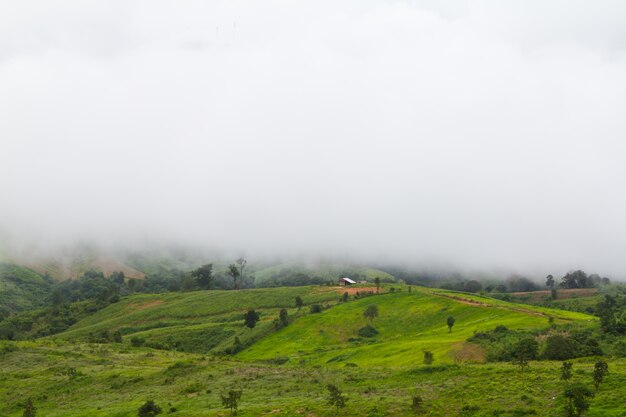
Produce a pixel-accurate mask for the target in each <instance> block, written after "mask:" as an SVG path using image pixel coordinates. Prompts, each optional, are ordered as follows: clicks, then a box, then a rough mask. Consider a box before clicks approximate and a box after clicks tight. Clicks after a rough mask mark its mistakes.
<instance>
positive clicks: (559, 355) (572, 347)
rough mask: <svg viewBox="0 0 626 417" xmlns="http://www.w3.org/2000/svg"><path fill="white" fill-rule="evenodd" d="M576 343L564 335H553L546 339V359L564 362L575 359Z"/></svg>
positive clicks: (544, 355)
mask: <svg viewBox="0 0 626 417" xmlns="http://www.w3.org/2000/svg"><path fill="white" fill-rule="evenodd" d="M576 353H577V349H576V341H575V340H574V339H572V338H570V337H566V336H563V335H562V334H553V335H552V336H548V338H547V339H546V347H545V349H544V351H543V357H544V358H545V359H550V360H557V361H564V360H566V359H572V358H575V357H576V356H577V355H576Z"/></svg>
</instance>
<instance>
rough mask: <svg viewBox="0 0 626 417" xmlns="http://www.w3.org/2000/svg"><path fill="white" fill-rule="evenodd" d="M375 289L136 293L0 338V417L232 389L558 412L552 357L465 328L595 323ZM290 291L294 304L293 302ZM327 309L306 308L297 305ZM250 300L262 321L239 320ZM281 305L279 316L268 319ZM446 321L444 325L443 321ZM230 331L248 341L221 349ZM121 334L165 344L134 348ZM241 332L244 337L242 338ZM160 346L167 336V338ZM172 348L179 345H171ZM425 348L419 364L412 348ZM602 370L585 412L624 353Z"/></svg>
mask: <svg viewBox="0 0 626 417" xmlns="http://www.w3.org/2000/svg"><path fill="white" fill-rule="evenodd" d="M391 287H392V286H391V285H388V286H383V288H382V289H381V291H382V292H383V294H381V295H372V296H368V297H365V298H359V299H353V298H352V297H351V298H350V301H348V302H345V303H344V302H340V301H339V297H340V295H341V293H342V292H343V291H344V289H342V288H337V287H326V286H321V287H314V286H310V287H289V288H271V289H256V290H243V291H197V292H190V293H168V294H159V295H145V294H144V295H135V296H130V297H126V298H124V299H122V300H121V301H119V302H118V303H115V304H113V305H110V306H109V307H107V308H105V309H103V310H100V311H98V312H97V313H95V314H93V315H92V316H90V317H88V318H86V319H84V320H82V321H80V322H78V323H77V324H75V325H74V326H73V327H72V328H71V329H70V330H69V331H67V332H64V333H61V334H59V335H56V336H53V337H51V338H47V339H39V340H37V341H34V342H2V344H0V369H1V372H2V374H1V376H2V378H0V417H18V416H21V415H22V412H23V406H24V403H25V401H26V399H28V398H32V399H33V401H34V403H35V405H36V406H37V407H38V409H39V414H38V416H46V417H60V416H67V417H78V416H87V415H88V416H96V417H97V416H115V417H130V416H136V415H137V409H138V408H139V406H140V405H141V404H143V403H144V402H145V401H146V400H148V399H154V400H156V402H157V403H158V405H159V406H161V407H162V408H163V410H164V413H163V415H170V414H171V415H174V416H175V415H179V416H189V417H194V416H226V415H229V413H228V411H227V410H225V409H224V408H223V407H222V405H221V402H220V394H221V393H225V392H227V391H228V390H230V389H238V390H242V392H243V394H242V398H241V402H240V412H239V413H238V415H240V416H308V417H316V416H320V417H321V416H354V417H356V416H359V417H361V416H363V417H381V416H407V415H415V414H416V413H415V412H414V411H413V410H411V408H410V406H411V402H412V396H413V395H419V396H420V397H421V398H422V399H423V401H424V404H423V407H422V409H421V410H420V411H419V412H418V413H417V415H429V416H526V415H535V416H548V417H552V416H554V417H556V416H560V415H562V412H561V409H562V406H563V401H564V400H563V398H562V395H561V393H562V391H563V382H562V381H560V380H559V375H560V373H559V370H558V369H559V367H560V362H551V361H538V362H531V364H530V370H529V371H526V372H521V371H520V369H519V368H518V367H515V366H513V365H511V364H508V363H481V362H482V360H483V359H484V358H483V356H482V352H481V349H480V348H479V347H478V346H477V345H472V344H469V343H467V342H466V340H467V338H468V337H470V336H471V335H473V334H474V332H476V331H485V330H491V329H493V328H494V327H495V326H497V325H505V326H507V327H508V328H509V329H511V330H529V331H534V330H541V329H545V328H547V326H548V325H549V323H548V318H549V317H553V320H554V322H555V323H557V324H569V325H570V326H571V325H574V326H581V327H589V326H596V322H597V320H596V319H595V318H594V317H591V316H588V315H585V314H581V313H576V312H570V311H559V310H551V309H547V308H542V307H534V306H528V305H523V304H514V303H507V302H505V301H499V300H493V299H490V298H487V297H481V296H479V295H472V294H465V293H457V292H452V291H445V290H437V289H429V288H423V287H412V288H411V292H409V291H408V287H406V286H398V285H394V288H395V292H393V293H392V292H390V289H391ZM296 296H300V297H302V299H303V301H304V303H305V306H304V307H303V308H302V309H301V310H300V311H298V310H297V309H296V308H295V306H294V300H295V297H296ZM311 304H320V305H322V306H326V308H323V309H322V311H321V312H320V313H310V312H309V309H308V307H307V306H308V305H311ZM372 304H374V305H376V306H377V308H378V312H379V315H378V317H376V318H374V320H373V321H372V325H373V326H374V327H375V328H376V329H377V330H378V332H379V333H378V334H377V335H375V336H374V337H360V336H359V335H358V330H359V329H360V328H361V327H363V326H365V325H366V324H367V323H368V321H367V320H366V319H365V318H364V317H363V311H364V310H365V309H366V308H367V306H368V305H372ZM248 308H254V309H256V310H257V311H260V312H261V322H260V323H259V325H258V326H257V327H256V328H254V329H248V328H246V327H244V326H243V320H242V318H243V312H245V311H246V310H247V309H248ZM281 308H287V309H288V311H289V313H290V317H291V319H292V322H291V323H290V324H289V325H288V326H286V327H284V328H281V329H277V328H276V326H274V323H273V322H274V319H275V318H276V317H277V316H278V311H279V310H280V309H281ZM448 316H454V317H455V318H456V322H455V324H454V327H453V329H452V332H448V328H447V326H446V318H447V317H448ZM104 330H106V331H108V332H113V331H120V332H121V333H122V334H123V335H124V336H123V342H122V343H103V344H95V343H86V342H85V340H88V339H89V334H90V333H91V334H94V333H96V334H97V333H99V332H102V331H104ZM236 336H237V337H240V338H241V339H242V341H243V342H244V344H249V346H248V347H247V348H245V349H244V350H243V351H241V352H239V353H238V354H236V355H234V356H233V355H223V354H220V353H222V351H223V349H224V348H225V347H228V346H230V345H231V344H232V341H233V339H234V337H236ZM132 337H141V338H144V339H145V340H146V342H147V343H148V342H149V343H152V344H154V345H158V344H159V343H162V344H164V345H167V346H162V347H168V348H169V350H165V349H151V348H149V347H133V346H132V345H131V343H130V339H131V338H132ZM247 342H250V343H247ZM168 344H169V345H168ZM182 350H184V351H186V352H183V351H182ZM424 350H430V351H432V352H433V353H434V355H435V362H434V364H433V365H430V366H428V365H423V351H424ZM594 361H595V359H594V358H583V359H578V360H575V361H574V362H575V364H574V380H575V381H583V382H585V383H586V384H588V385H591V381H592V377H591V373H592V370H593V364H594ZM608 362H609V368H610V374H609V376H608V377H607V379H606V381H605V383H604V384H603V385H601V387H600V390H599V391H598V393H597V395H596V398H595V399H594V400H593V403H592V407H591V411H590V413H589V416H594V417H599V416H610V417H617V416H626V411H625V409H624V401H625V398H624V392H623V387H624V386H626V366H625V365H626V359H615V358H614V359H609V360H608ZM327 384H334V385H336V386H337V387H339V388H340V389H341V390H342V391H343V392H344V394H345V395H346V396H347V398H348V401H347V407H346V408H345V409H341V410H335V409H333V407H331V406H329V405H328V403H327V390H326V385H327Z"/></svg>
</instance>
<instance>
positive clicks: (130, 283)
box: [126, 278, 139, 293]
mask: <svg viewBox="0 0 626 417" xmlns="http://www.w3.org/2000/svg"><path fill="white" fill-rule="evenodd" d="M138 283H139V281H138V280H136V279H134V278H131V279H129V280H128V282H127V283H126V285H128V289H130V292H131V293H133V292H135V288H137V284H138Z"/></svg>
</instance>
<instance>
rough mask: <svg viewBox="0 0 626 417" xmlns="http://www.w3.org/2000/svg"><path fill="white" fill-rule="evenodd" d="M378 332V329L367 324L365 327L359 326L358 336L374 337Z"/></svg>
mask: <svg viewBox="0 0 626 417" xmlns="http://www.w3.org/2000/svg"><path fill="white" fill-rule="evenodd" d="M377 334H378V330H376V329H375V328H374V326H372V325H370V324H368V325H367V326H365V327H361V328H360V329H359V336H361V337H374V336H376V335H377Z"/></svg>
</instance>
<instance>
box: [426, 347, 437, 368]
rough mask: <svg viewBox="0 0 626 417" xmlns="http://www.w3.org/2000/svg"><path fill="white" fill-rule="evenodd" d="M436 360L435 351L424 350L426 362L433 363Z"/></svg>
mask: <svg viewBox="0 0 626 417" xmlns="http://www.w3.org/2000/svg"><path fill="white" fill-rule="evenodd" d="M434 361H435V356H434V355H433V353H432V352H431V351H429V350H425V351H424V364H425V365H432V364H433V362H434Z"/></svg>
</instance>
